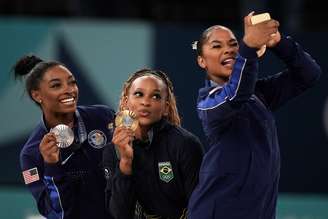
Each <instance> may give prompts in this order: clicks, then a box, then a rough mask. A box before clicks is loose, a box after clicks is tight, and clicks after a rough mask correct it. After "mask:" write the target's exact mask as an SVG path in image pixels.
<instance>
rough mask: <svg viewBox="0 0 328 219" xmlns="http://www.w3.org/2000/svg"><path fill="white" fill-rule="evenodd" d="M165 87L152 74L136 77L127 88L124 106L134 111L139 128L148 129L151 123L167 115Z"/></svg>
mask: <svg viewBox="0 0 328 219" xmlns="http://www.w3.org/2000/svg"><path fill="white" fill-rule="evenodd" d="M166 100H167V87H166V85H165V83H164V82H163V81H162V80H161V79H159V78H157V77H156V76H152V75H145V76H142V77H139V78H136V79H135V80H134V81H133V82H132V84H131V87H130V88H129V90H128V95H127V97H126V107H127V108H128V109H129V110H131V111H133V112H135V113H136V114H137V117H138V121H139V126H140V128H142V129H144V130H146V131H148V130H149V129H150V128H151V125H152V124H154V123H155V122H157V121H159V120H160V119H161V118H162V117H163V116H164V115H167V109H168V107H167V101H166Z"/></svg>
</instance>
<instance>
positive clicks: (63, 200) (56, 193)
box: [21, 153, 74, 219]
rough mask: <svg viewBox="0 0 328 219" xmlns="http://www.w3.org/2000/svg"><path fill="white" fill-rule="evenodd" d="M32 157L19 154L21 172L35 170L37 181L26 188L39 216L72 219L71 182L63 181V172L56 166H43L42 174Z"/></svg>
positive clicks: (28, 184) (72, 199) (72, 196)
mask: <svg viewBox="0 0 328 219" xmlns="http://www.w3.org/2000/svg"><path fill="white" fill-rule="evenodd" d="M38 166H39V165H38V164H37V162H36V159H35V158H34V157H33V156H29V155H28V154H24V153H23V154H21V168H22V170H23V171H25V170H30V169H33V168H36V170H37V171H38V177H39V179H38V180H36V181H34V182H31V183H28V182H27V186H28V188H29V190H30V191H31V193H32V195H33V197H34V198H35V200H36V202H37V206H38V210H39V212H40V214H41V215H43V216H45V217H46V218H48V219H52V218H56V219H58V218H72V217H71V214H72V213H73V212H72V209H73V208H74V207H73V206H74V190H73V189H72V188H71V187H72V186H71V182H70V181H69V180H67V179H65V175H64V172H63V170H62V169H61V167H60V166H58V165H46V164H45V165H44V173H43V172H42V170H41V169H40V168H37V167H38Z"/></svg>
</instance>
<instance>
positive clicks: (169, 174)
mask: <svg viewBox="0 0 328 219" xmlns="http://www.w3.org/2000/svg"><path fill="white" fill-rule="evenodd" d="M158 171H159V178H160V179H161V180H162V181H164V182H166V183H168V182H170V181H171V180H172V179H173V178H174V175H173V170H172V165H171V162H170V161H167V162H159V163H158Z"/></svg>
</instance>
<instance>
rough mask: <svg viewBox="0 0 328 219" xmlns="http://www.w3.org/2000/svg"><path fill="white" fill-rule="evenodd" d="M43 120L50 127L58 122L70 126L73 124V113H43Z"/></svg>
mask: <svg viewBox="0 0 328 219" xmlns="http://www.w3.org/2000/svg"><path fill="white" fill-rule="evenodd" d="M44 118H45V122H46V123H47V125H48V126H49V127H50V128H53V127H55V126H56V125H59V124H65V125H67V126H69V127H70V128H72V127H73V125H74V113H55V114H53V113H52V114H50V113H49V114H47V113H44Z"/></svg>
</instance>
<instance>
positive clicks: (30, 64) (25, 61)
mask: <svg viewBox="0 0 328 219" xmlns="http://www.w3.org/2000/svg"><path fill="white" fill-rule="evenodd" d="M42 61H43V60H42V59H40V58H39V57H37V56H35V55H26V56H23V57H22V58H20V59H19V60H18V61H17V62H16V64H15V66H14V72H15V76H16V77H18V76H23V75H27V74H28V73H29V72H30V71H31V70H32V69H33V68H34V66H36V65H37V64H38V63H40V62H42Z"/></svg>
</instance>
